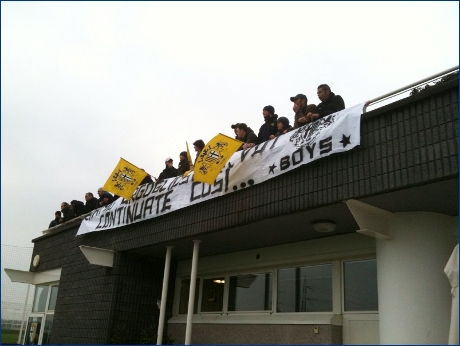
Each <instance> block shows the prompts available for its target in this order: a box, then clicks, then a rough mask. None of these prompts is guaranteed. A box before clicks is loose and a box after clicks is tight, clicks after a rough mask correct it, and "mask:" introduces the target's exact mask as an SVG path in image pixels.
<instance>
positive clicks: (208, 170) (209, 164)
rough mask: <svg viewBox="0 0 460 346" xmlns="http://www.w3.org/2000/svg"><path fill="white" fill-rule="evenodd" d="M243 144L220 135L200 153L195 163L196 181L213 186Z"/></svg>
mask: <svg viewBox="0 0 460 346" xmlns="http://www.w3.org/2000/svg"><path fill="white" fill-rule="evenodd" d="M241 144H243V142H241V141H238V140H236V139H233V138H231V137H228V136H226V135H223V134H222V133H219V134H218V135H217V136H215V137H214V138H213V139H211V140H210V141H209V142H208V143H207V144H206V145H205V146H204V148H203V150H202V151H201V152H200V154H199V156H198V158H197V159H196V162H195V167H194V169H193V172H194V179H193V180H194V181H201V182H203V183H208V184H212V183H214V181H215V180H216V178H217V176H218V175H219V173H220V171H221V170H222V168H224V166H225V164H226V163H227V161H228V160H229V159H230V157H232V155H233V153H234V152H235V151H237V150H238V148H239V147H240V146H241Z"/></svg>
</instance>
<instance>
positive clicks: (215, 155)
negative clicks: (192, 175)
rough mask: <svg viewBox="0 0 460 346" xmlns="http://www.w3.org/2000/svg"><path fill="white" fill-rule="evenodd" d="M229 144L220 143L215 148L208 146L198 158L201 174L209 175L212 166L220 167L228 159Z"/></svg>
mask: <svg viewBox="0 0 460 346" xmlns="http://www.w3.org/2000/svg"><path fill="white" fill-rule="evenodd" d="M227 147H228V143H227V142H223V141H219V142H217V143H216V144H215V145H214V146H213V147H211V146H210V145H208V147H207V148H206V147H205V148H204V149H203V150H202V151H201V153H200V155H199V156H198V160H197V164H198V165H200V172H201V174H208V172H209V170H210V168H211V167H212V166H217V165H219V164H220V163H221V162H222V160H225V159H226V158H227V157H228V148H227Z"/></svg>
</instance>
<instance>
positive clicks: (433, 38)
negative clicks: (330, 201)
mask: <svg viewBox="0 0 460 346" xmlns="http://www.w3.org/2000/svg"><path fill="white" fill-rule="evenodd" d="M458 16H459V3H458V2H298V1H295V2H284V1H283V2H260V1H257V2H207V1H206V2H54V1H52V2H17V1H13V2H5V1H2V2H1V83H2V84H1V112H2V113H1V131H2V133H1V146H2V152H1V160H2V162H1V166H2V171H1V173H2V186H1V191H2V201H1V202H2V203H1V208H2V211H1V212H2V215H1V222H2V233H1V234H2V241H1V242H2V244H7V245H17V246H31V245H32V244H31V240H32V239H34V238H37V237H39V236H41V235H42V231H43V230H45V229H47V228H48V224H49V223H50V221H51V220H52V219H53V218H54V212H55V211H56V210H60V203H61V202H63V201H66V202H70V201H71V200H73V199H77V200H81V201H84V195H85V192H93V193H94V194H95V195H96V196H97V194H96V192H97V189H98V187H100V186H103V185H104V183H105V182H106V180H107V178H108V177H109V175H110V174H111V173H112V170H113V169H114V168H115V166H116V164H117V163H118V160H119V158H120V157H123V158H124V159H126V160H128V161H130V162H131V163H133V164H135V165H137V166H138V167H141V168H144V169H145V170H146V171H147V172H148V173H150V174H152V175H153V176H158V175H159V173H160V172H161V170H162V169H163V168H164V160H165V158H166V157H168V156H170V157H172V158H173V159H174V166H175V167H177V163H178V161H179V153H180V152H181V151H183V150H185V142H186V141H188V143H189V145H190V148H191V149H192V148H193V146H192V145H191V144H192V143H193V142H194V141H195V140H197V139H203V140H204V141H205V142H207V141H208V140H210V139H211V138H212V137H214V136H215V135H216V134H218V133H219V132H220V133H223V134H227V135H229V136H233V130H232V129H231V128H230V125H231V124H234V123H236V122H246V123H247V124H248V125H249V126H250V127H252V128H253V129H254V130H256V132H258V129H259V127H260V126H261V125H262V123H263V117H262V108H263V107H264V106H266V105H272V106H274V107H275V112H276V113H277V114H278V115H279V116H286V117H288V118H289V119H290V120H291V122H292V120H293V116H294V114H293V111H292V103H291V101H290V100H289V97H290V96H294V95H296V94H298V93H304V94H306V95H307V97H308V99H309V103H316V104H317V103H318V102H319V100H318V99H317V96H316V88H317V86H318V85H319V84H322V83H327V84H329V85H330V86H331V88H332V91H333V92H335V93H336V94H339V95H341V96H342V97H343V98H344V100H345V105H346V106H347V107H351V106H353V105H356V104H358V103H361V102H364V101H366V100H369V99H372V98H375V97H377V96H380V95H382V94H385V93H387V92H390V91H392V90H395V89H398V88H400V87H403V86H405V85H407V84H410V83H412V82H415V81H418V80H420V79H422V78H424V77H428V76H431V75H433V74H435V73H438V72H440V71H443V70H446V69H448V68H450V67H454V66H456V65H458V60H459V46H458V42H459V17H458ZM192 150H193V149H192ZM192 156H194V154H193V153H192ZM108 232H110V231H108Z"/></svg>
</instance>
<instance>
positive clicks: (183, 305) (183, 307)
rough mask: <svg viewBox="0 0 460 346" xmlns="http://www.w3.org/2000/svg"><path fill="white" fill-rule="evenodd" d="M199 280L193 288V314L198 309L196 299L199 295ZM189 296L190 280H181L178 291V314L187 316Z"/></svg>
mask: <svg viewBox="0 0 460 346" xmlns="http://www.w3.org/2000/svg"><path fill="white" fill-rule="evenodd" d="M199 288H200V279H196V287H195V305H194V306H193V313H194V314H196V312H197V307H198V297H199V294H200V290H199ZM189 294H190V279H184V280H182V286H181V289H180V303H179V314H187V311H188V296H189Z"/></svg>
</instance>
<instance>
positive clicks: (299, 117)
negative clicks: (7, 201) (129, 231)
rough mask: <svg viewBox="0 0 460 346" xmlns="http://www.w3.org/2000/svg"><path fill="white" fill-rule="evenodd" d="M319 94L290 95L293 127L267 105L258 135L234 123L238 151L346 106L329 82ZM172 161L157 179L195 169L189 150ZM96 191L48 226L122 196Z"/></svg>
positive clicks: (72, 204)
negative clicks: (315, 98) (176, 161)
mask: <svg viewBox="0 0 460 346" xmlns="http://www.w3.org/2000/svg"><path fill="white" fill-rule="evenodd" d="M316 94H317V95H318V98H319V100H320V101H321V102H320V103H319V104H318V105H315V104H308V99H307V96H305V95H304V94H297V95H296V96H292V97H291V98H290V100H291V102H293V103H294V104H293V106H292V110H293V111H294V113H295V114H294V125H293V126H291V124H290V122H289V119H288V118H286V117H278V115H277V114H276V113H275V108H274V107H273V106H271V105H268V106H265V107H264V108H263V109H262V115H263V117H264V123H263V124H262V126H261V127H260V129H259V133H258V134H257V135H256V134H255V132H254V131H253V130H252V129H251V128H250V127H249V126H247V125H246V124H245V123H237V124H234V125H231V128H232V129H233V130H234V132H235V138H236V139H238V140H240V141H241V142H243V144H242V145H241V147H240V148H239V149H238V150H243V149H249V148H252V147H254V146H256V145H257V144H260V143H263V142H265V141H268V140H270V139H273V138H275V137H278V136H281V135H283V134H285V133H287V132H289V131H292V130H295V129H297V128H299V127H301V126H303V125H306V124H308V123H311V122H313V121H315V120H318V119H320V118H322V117H325V116H327V115H330V114H332V113H335V112H338V111H341V110H343V109H345V102H344V101H343V98H342V97H341V96H340V95H335V94H334V93H333V92H332V91H331V88H330V87H329V86H328V85H327V84H321V85H319V86H318V89H317V92H316ZM204 147H205V143H204V142H203V140H201V139H198V140H196V141H195V142H194V143H193V148H194V150H195V152H196V157H198V155H199V154H200V152H201V150H203V148H204ZM173 162H174V160H173V159H172V158H171V157H168V158H166V160H165V168H164V169H163V171H162V172H161V173H160V174H159V176H158V178H157V177H154V178H153V179H155V181H157V182H159V181H162V180H164V179H168V178H173V177H177V176H179V175H184V173H186V172H187V171H190V170H193V168H194V167H193V164H192V163H191V162H189V160H188V157H187V152H186V151H182V152H181V153H180V154H179V164H178V167H177V168H175V167H174V166H173ZM153 179H152V177H151V176H150V175H147V176H146V177H145V178H144V180H142V182H141V183H140V185H143V184H147V183H152V182H153ZM97 193H98V195H99V198H96V197H94V196H93V194H92V193H91V192H87V193H86V194H85V200H86V203H83V202H81V201H77V200H73V201H71V202H70V205H69V204H68V203H67V202H62V203H61V211H56V213H55V219H54V220H53V221H51V223H50V225H49V227H50V228H51V227H54V226H57V225H59V224H61V223H63V222H66V221H68V220H70V219H72V218H74V217H78V216H80V215H83V214H86V213H89V212H90V211H92V210H94V209H97V208H99V207H102V206H104V205H107V204H110V203H112V202H113V201H114V200H116V199H117V198H118V197H119V196H117V195H112V194H110V193H109V192H107V191H104V190H103V188H99V189H98V191H97Z"/></svg>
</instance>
